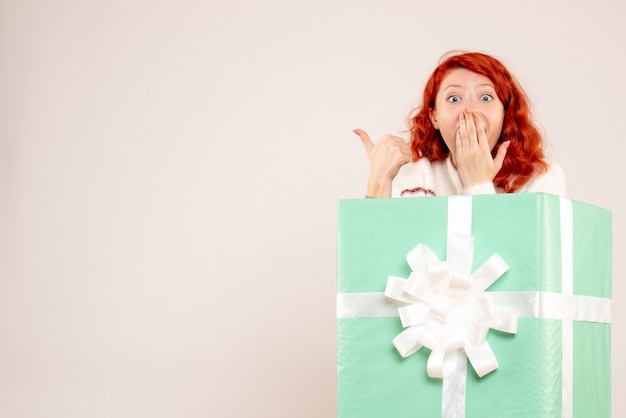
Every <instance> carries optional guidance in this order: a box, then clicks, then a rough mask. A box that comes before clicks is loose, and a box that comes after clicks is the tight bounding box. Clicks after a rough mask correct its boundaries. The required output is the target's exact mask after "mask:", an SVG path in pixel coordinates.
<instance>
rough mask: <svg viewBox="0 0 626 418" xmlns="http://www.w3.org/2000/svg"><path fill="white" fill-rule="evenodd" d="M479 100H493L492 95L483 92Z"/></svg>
mask: <svg viewBox="0 0 626 418" xmlns="http://www.w3.org/2000/svg"><path fill="white" fill-rule="evenodd" d="M480 100H481V101H483V102H490V101H492V100H493V97H492V96H491V95H490V94H483V95H482V96H480Z"/></svg>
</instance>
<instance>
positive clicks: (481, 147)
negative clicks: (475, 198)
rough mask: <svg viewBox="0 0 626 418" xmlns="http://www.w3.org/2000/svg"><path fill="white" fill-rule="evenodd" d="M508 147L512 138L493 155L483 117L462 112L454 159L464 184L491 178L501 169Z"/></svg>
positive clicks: (465, 185) (473, 113)
mask: <svg viewBox="0 0 626 418" xmlns="http://www.w3.org/2000/svg"><path fill="white" fill-rule="evenodd" d="M494 145H495V144H494ZM508 146H509V141H506V142H504V143H502V145H501V146H500V148H499V149H498V152H497V153H496V156H495V157H492V156H491V144H489V141H488V138H487V131H486V125H485V121H484V120H483V117H482V116H481V115H480V114H479V113H475V112H462V113H461V114H460V115H459V130H458V131H457V133H456V143H455V153H454V156H453V162H454V163H455V165H456V169H457V171H458V172H459V177H460V179H461V183H462V184H463V186H464V187H471V186H474V185H476V184H479V183H484V182H489V181H492V180H493V179H494V178H495V176H496V174H498V171H500V169H501V168H502V163H503V162H504V157H505V156H506V151H507V148H508Z"/></svg>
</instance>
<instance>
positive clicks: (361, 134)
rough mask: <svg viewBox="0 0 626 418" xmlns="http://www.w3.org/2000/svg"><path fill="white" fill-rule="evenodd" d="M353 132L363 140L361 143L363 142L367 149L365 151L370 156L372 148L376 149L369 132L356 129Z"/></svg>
mask: <svg viewBox="0 0 626 418" xmlns="http://www.w3.org/2000/svg"><path fill="white" fill-rule="evenodd" d="M352 132H354V133H355V134H357V135H358V137H359V138H361V142H363V146H364V147H365V151H366V152H367V153H368V154H369V153H370V151H371V150H372V148H374V143H373V142H372V139H371V138H370V136H369V135H368V134H367V132H365V131H364V130H362V129H355V130H353V131H352Z"/></svg>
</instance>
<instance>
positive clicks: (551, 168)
mask: <svg viewBox="0 0 626 418" xmlns="http://www.w3.org/2000/svg"><path fill="white" fill-rule="evenodd" d="M530 192H544V193H551V194H555V195H558V196H565V176H564V175H563V170H562V169H561V167H560V166H559V165H558V164H556V163H554V162H549V163H548V170H547V171H546V172H545V173H541V174H538V175H535V176H534V177H531V178H530V180H528V181H527V182H526V184H524V185H523V186H522V187H520V188H519V189H517V190H516V193H530ZM491 193H503V191H502V190H500V189H496V188H495V187H494V185H493V183H491V182H486V183H481V184H477V185H475V186H472V187H469V188H464V187H463V186H462V184H461V179H460V178H459V173H458V172H457V171H456V168H454V165H452V161H451V159H450V157H448V158H447V159H446V160H443V161H433V162H431V161H428V160H427V159H426V158H421V159H419V160H418V161H417V162H410V163H408V164H405V165H403V166H402V167H400V170H399V171H398V174H397V175H396V178H395V179H394V180H393V183H392V185H391V197H409V196H425V195H430V196H434V195H436V196H447V195H455V194H491Z"/></svg>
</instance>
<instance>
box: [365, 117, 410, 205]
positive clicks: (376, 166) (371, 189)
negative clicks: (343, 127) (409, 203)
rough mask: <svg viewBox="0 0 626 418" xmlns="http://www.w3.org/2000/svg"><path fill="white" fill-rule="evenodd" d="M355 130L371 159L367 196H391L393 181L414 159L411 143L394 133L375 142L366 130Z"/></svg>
mask: <svg viewBox="0 0 626 418" xmlns="http://www.w3.org/2000/svg"><path fill="white" fill-rule="evenodd" d="M353 132H354V133H355V134H357V135H358V136H359V138H361V142H363V146H364V147H365V152H367V157H368V158H369V160H370V174H369V179H368V181H367V196H368V197H391V182H392V181H393V179H394V178H395V177H396V174H398V170H400V167H401V166H403V165H404V164H406V163H408V162H410V161H411V159H412V153H411V147H410V145H409V144H408V143H407V142H405V141H404V139H402V138H399V137H397V136H393V135H385V136H383V137H382V138H381V139H380V140H379V141H378V143H376V144H374V143H373V142H372V140H371V139H370V137H369V135H368V134H367V133H366V132H365V131H363V130H361V129H355V130H354V131H353Z"/></svg>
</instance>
